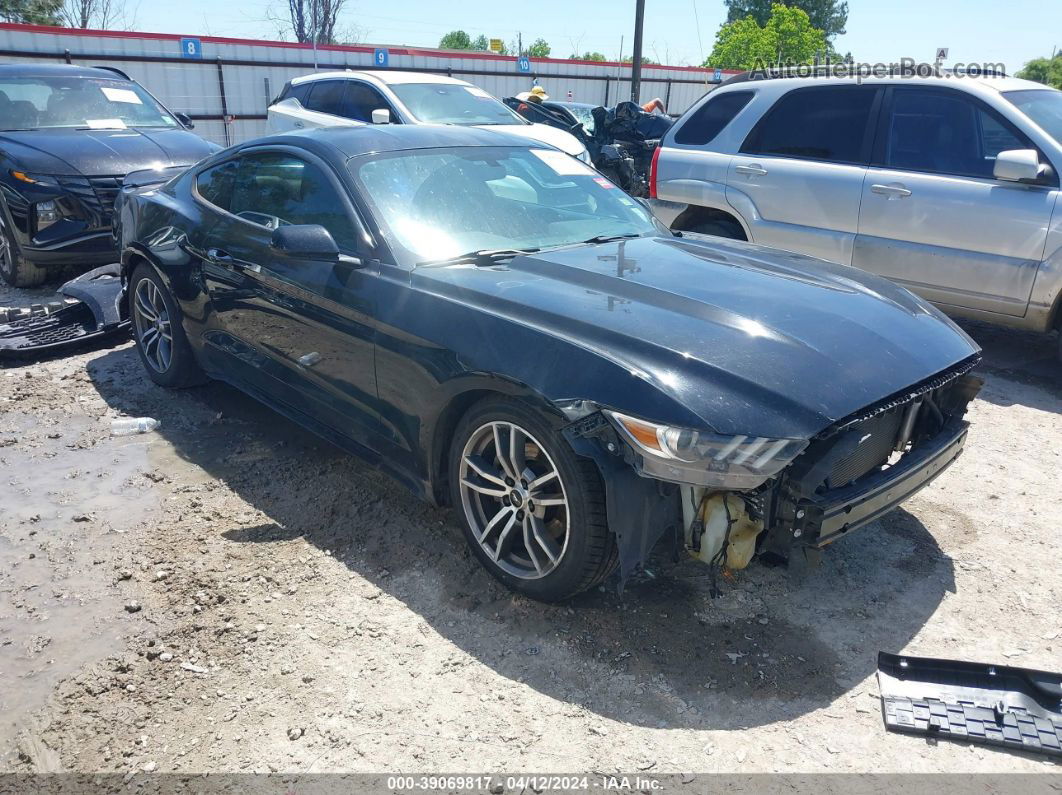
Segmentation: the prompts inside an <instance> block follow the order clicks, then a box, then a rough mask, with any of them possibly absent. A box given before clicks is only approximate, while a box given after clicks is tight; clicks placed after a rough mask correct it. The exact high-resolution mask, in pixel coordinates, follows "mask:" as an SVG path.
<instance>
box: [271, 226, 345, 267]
mask: <svg viewBox="0 0 1062 795" xmlns="http://www.w3.org/2000/svg"><path fill="white" fill-rule="evenodd" d="M270 245H271V246H272V247H273V248H274V249H275V250H276V251H278V252H280V253H281V254H283V255H285V256H287V257H292V258H294V259H308V260H317V261H319V262H339V246H337V245H336V241H335V240H334V239H333V238H332V233H331V232H329V231H328V230H327V229H325V228H324V227H323V226H321V225H320V224H288V225H286V226H278V227H277V228H276V229H274V230H273V238H272V240H271V241H270Z"/></svg>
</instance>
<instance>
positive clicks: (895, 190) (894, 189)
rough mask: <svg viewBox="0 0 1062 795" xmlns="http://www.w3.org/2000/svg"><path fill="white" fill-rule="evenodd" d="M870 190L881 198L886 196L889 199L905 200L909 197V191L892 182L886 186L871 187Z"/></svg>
mask: <svg viewBox="0 0 1062 795" xmlns="http://www.w3.org/2000/svg"><path fill="white" fill-rule="evenodd" d="M870 189H871V190H872V191H874V193H880V194H881V195H882V196H887V197H888V198H890V199H906V198H907V197H908V196H910V195H911V191H909V190H907V188H905V187H904V186H903V185H901V184H899V183H898V182H892V183H890V184H888V185H871V186H870Z"/></svg>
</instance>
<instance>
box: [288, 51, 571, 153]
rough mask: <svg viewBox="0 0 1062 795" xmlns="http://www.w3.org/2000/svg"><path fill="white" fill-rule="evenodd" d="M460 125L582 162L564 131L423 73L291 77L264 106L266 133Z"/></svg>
mask: <svg viewBox="0 0 1062 795" xmlns="http://www.w3.org/2000/svg"><path fill="white" fill-rule="evenodd" d="M373 123H375V124H388V123H389V124H460V125H465V126H471V127H487V128H490V129H501V130H503V131H504V132H507V133H510V134H513V135H518V136H520V137H521V138H528V139H530V140H532V141H538V142H540V143H545V144H549V145H550V146H553V147H555V148H557V149H560V150H561V151H563V152H567V153H568V154H570V155H572V156H573V157H578V158H579V159H580V160H582V161H583V162H584V163H587V164H589V163H590V153H589V152H587V151H586V147H585V146H583V144H582V143H581V142H580V141H579V139H578V138H576V137H575V136H574V135H572V134H571V133H569V132H565V131H564V130H559V129H557V128H556V127H550V126H549V125H548V124H532V123H531V122H529V121H528V120H527V119H524V118H523V117H522V116H518V115H517V114H516V113H514V112H513V111H511V110H510V109H509V108H507V107H506V106H505V103H503V102H502V101H501V100H499V99H497V98H496V97H493V96H491V95H490V94H488V93H487V92H486V91H484V90H483V89H482V88H479V87H478V86H474V85H472V84H471V83H466V82H465V81H464V80H455V79H454V78H452V77H443V76H442V75H433V74H426V73H423V72H397V71H396V72H384V71H375V72H372V71H369V72H351V71H346V72H321V73H319V74H312V75H304V76H303V77H296V78H295V79H294V80H292V81H291V82H289V83H288V84H287V85H285V86H284V90H283V91H281V92H280V96H279V97H277V99H276V101H275V102H274V103H273V104H272V105H270V106H269V111H268V122H267V125H268V127H269V131H270V132H287V131H288V130H301V129H306V128H310V127H333V126H338V125H353V124H373Z"/></svg>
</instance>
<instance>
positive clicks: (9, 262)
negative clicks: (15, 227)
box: [0, 228, 48, 287]
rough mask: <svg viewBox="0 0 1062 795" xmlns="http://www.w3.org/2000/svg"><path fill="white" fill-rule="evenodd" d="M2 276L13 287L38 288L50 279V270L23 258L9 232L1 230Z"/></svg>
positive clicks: (0, 260)
mask: <svg viewBox="0 0 1062 795" xmlns="http://www.w3.org/2000/svg"><path fill="white" fill-rule="evenodd" d="M0 276H3V278H4V281H5V282H7V283H8V284H10V285H11V286H12V287H37V286H39V285H41V284H44V282H45V281H47V279H48V269H47V268H42V267H40V266H39V265H34V264H33V263H32V262H29V261H28V260H27V259H26V258H25V257H23V256H22V255H21V254H20V253H19V252H18V248H17V247H16V246H15V244H14V243H12V242H11V238H10V237H9V236H8V234H7V232H6V231H5V230H4V229H2V228H0Z"/></svg>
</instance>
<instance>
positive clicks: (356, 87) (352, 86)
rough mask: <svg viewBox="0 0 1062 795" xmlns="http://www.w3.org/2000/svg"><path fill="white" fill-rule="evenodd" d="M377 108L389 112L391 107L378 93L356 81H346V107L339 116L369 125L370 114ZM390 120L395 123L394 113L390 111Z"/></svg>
mask: <svg viewBox="0 0 1062 795" xmlns="http://www.w3.org/2000/svg"><path fill="white" fill-rule="evenodd" d="M378 108H386V109H387V110H391V106H390V105H389V104H388V102H387V100H386V99H384V98H383V96H382V95H381V94H380V92H379V91H377V90H376V89H375V88H373V87H372V86H370V85H366V84H365V83H360V82H358V81H356V80H350V81H347V95H346V106H345V107H344V108H343V112H342V113H341V114H340V115H341V116H346V117H347V118H348V119H354V120H356V121H363V122H366V123H371V122H372V112H373V111H374V110H376V109H378ZM391 120H392V121H396V119H395V114H394V111H391Z"/></svg>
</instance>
